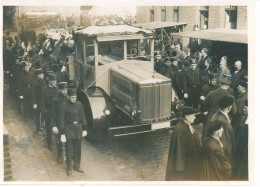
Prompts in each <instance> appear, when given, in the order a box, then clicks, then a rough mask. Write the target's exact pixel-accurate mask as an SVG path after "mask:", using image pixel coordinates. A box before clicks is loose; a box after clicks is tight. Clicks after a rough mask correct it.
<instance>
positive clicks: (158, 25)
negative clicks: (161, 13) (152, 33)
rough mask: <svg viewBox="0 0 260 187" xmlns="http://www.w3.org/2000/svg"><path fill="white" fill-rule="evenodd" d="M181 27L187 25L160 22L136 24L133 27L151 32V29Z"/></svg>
mask: <svg viewBox="0 0 260 187" xmlns="http://www.w3.org/2000/svg"><path fill="white" fill-rule="evenodd" d="M181 25H187V23H184V22H161V21H156V22H146V23H138V24H135V25H134V26H136V27H141V28H143V29H150V30H153V29H159V28H166V27H173V26H181Z"/></svg>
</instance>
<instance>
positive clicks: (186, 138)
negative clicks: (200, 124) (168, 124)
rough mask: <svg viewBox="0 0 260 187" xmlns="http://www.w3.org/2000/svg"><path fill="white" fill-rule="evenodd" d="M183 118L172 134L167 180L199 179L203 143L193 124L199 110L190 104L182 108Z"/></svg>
mask: <svg viewBox="0 0 260 187" xmlns="http://www.w3.org/2000/svg"><path fill="white" fill-rule="evenodd" d="M180 111H181V112H182V119H181V120H180V121H179V122H178V123H177V125H176V127H175V128H174V130H173V134H172V136H171V142H170V149H169V156H168V163H167V170H166V178H165V180H166V181H180V180H185V181H186V180H199V179H200V164H201V163H200V157H201V145H200V140H199V137H198V134H197V133H196V132H195V130H194V129H193V127H192V126H191V124H192V123H193V122H194V120H195V118H196V117H195V113H197V110H196V109H194V108H191V107H188V106H184V107H182V108H181V109H180Z"/></svg>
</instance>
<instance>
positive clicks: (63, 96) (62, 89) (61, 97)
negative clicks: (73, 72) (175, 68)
mask: <svg viewBox="0 0 260 187" xmlns="http://www.w3.org/2000/svg"><path fill="white" fill-rule="evenodd" d="M58 88H59V94H58V95H57V96H56V97H55V98H54V99H53V112H54V113H53V116H54V126H53V128H52V131H53V133H55V134H57V135H58V137H59V138H58V139H59V140H60V133H59V129H58V124H59V116H60V112H61V105H62V104H63V103H64V102H66V101H67V100H68V95H67V91H68V90H67V82H60V83H59V84H58ZM61 147H62V145H61V142H60V141H58V142H57V155H58V159H57V162H58V163H59V164H61V162H62V160H61V154H62V152H61Z"/></svg>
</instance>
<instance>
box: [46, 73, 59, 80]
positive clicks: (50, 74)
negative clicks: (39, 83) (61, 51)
mask: <svg viewBox="0 0 260 187" xmlns="http://www.w3.org/2000/svg"><path fill="white" fill-rule="evenodd" d="M48 77H49V80H50V81H54V80H57V76H56V74H55V73H49V76H48Z"/></svg>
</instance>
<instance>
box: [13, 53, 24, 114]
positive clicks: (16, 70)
mask: <svg viewBox="0 0 260 187" xmlns="http://www.w3.org/2000/svg"><path fill="white" fill-rule="evenodd" d="M22 71H23V65H22V62H21V60H20V59H19V58H17V59H16V61H15V64H14V65H13V66H12V67H11V78H12V84H13V85H12V86H11V88H12V96H13V97H14V98H15V101H16V107H17V112H18V113H21V112H22V111H21V107H20V102H19V100H20V99H19V95H18V89H19V75H20V73H21V72H22Z"/></svg>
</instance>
